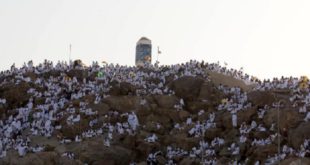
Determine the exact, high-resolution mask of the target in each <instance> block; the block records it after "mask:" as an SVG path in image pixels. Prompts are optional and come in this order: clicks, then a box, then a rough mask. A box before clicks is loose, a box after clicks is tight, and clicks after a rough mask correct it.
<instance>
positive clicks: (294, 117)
mask: <svg viewBox="0 0 310 165" xmlns="http://www.w3.org/2000/svg"><path fill="white" fill-rule="evenodd" d="M279 119H280V120H279V122H280V130H281V131H287V130H288V129H290V128H295V127H297V126H298V124H299V123H300V122H302V118H301V117H300V114H299V113H298V111H294V110H287V109H280V110H279ZM263 121H264V124H265V125H266V126H267V128H270V127H271V125H272V124H276V125H277V123H278V111H277V110H276V109H271V110H268V111H267V112H266V114H265V116H264V119H263Z"/></svg>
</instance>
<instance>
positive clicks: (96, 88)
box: [0, 60, 310, 165]
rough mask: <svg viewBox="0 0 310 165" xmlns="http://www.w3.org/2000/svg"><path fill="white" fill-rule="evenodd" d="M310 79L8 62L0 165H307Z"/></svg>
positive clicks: (188, 68) (1, 93)
mask: <svg viewBox="0 0 310 165" xmlns="http://www.w3.org/2000/svg"><path fill="white" fill-rule="evenodd" d="M308 84H309V81H308V80H306V79H305V78H292V77H290V78H281V79H274V80H272V81H267V80H258V79H256V78H255V77H252V76H249V75H247V74H244V73H243V71H239V70H233V69H228V68H225V67H222V66H220V65H219V64H216V63H212V64H209V63H206V62H203V61H202V62H198V61H194V60H192V61H189V62H187V63H184V64H177V65H170V66H152V65H151V66H145V67H127V66H120V65H113V64H109V65H108V64H107V65H103V66H100V65H99V64H98V63H96V62H95V63H93V65H92V66H89V67H85V66H83V65H81V62H79V61H76V62H74V63H72V65H67V64H66V63H57V64H56V65H54V64H53V63H52V62H50V61H45V62H44V63H42V64H39V65H38V66H33V64H32V62H29V63H28V65H25V66H23V67H22V68H15V67H14V66H12V68H11V69H10V70H8V71H4V72H2V73H1V74H0V117H1V120H0V141H1V142H0V164H152V163H153V164H184V165H185V164H235V163H240V164H277V163H278V162H279V161H280V162H281V164H290V163H293V162H300V163H304V164H310V159H308V158H306V157H309V156H310V146H309V142H310V124H309V120H310V112H309V104H310V94H309V86H308ZM278 110H279V111H278ZM278 112H279V120H278ZM278 133H279V134H278ZM279 142H280V148H278V146H279ZM278 149H280V150H278ZM278 152H280V155H278Z"/></svg>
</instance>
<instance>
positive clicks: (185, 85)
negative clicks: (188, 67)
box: [171, 76, 204, 101]
mask: <svg viewBox="0 0 310 165" xmlns="http://www.w3.org/2000/svg"><path fill="white" fill-rule="evenodd" d="M203 82H204V80H203V79H201V78H198V77H192V76H184V77H181V78H179V79H177V80H175V81H173V82H172V84H171V89H172V90H174V91H175V95H176V96H178V97H180V98H184V99H185V100H189V101H190V100H195V99H196V98H197V97H198V96H199V93H200V88H201V86H202V84H203Z"/></svg>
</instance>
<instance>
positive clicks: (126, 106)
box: [103, 96, 140, 113]
mask: <svg viewBox="0 0 310 165" xmlns="http://www.w3.org/2000/svg"><path fill="white" fill-rule="evenodd" d="M103 103H105V104H107V105H108V106H109V107H110V108H112V109H113V110H116V111H119V112H122V113H124V112H130V111H133V110H136V109H138V108H139V105H140V99H139V98H138V97H134V96H110V97H107V98H105V99H104V100H103Z"/></svg>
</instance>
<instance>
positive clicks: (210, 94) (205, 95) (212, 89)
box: [199, 82, 223, 105]
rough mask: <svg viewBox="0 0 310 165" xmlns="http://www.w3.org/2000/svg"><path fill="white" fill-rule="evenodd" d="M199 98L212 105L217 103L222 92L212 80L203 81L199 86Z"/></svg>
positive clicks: (220, 98) (221, 96)
mask: <svg viewBox="0 0 310 165" xmlns="http://www.w3.org/2000/svg"><path fill="white" fill-rule="evenodd" d="M199 98H200V99H203V100H207V101H208V102H209V103H210V104H212V105H218V104H219V103H220V101H221V100H222V98H223V93H222V92H221V91H220V90H218V88H217V87H216V86H215V85H214V84H213V83H212V82H204V83H203V84H202V86H201V89H200V93H199Z"/></svg>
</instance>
